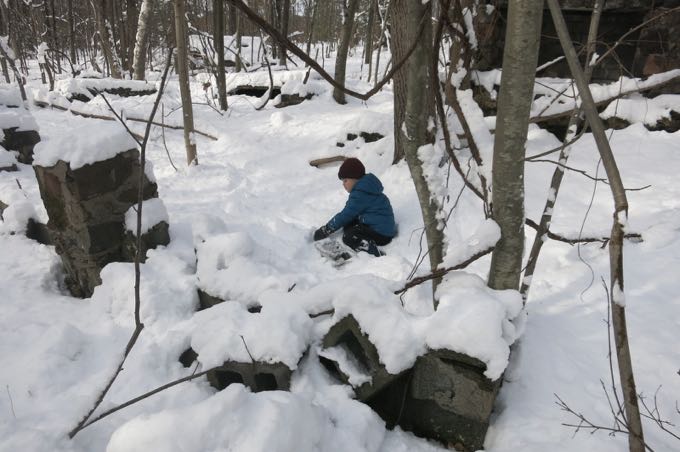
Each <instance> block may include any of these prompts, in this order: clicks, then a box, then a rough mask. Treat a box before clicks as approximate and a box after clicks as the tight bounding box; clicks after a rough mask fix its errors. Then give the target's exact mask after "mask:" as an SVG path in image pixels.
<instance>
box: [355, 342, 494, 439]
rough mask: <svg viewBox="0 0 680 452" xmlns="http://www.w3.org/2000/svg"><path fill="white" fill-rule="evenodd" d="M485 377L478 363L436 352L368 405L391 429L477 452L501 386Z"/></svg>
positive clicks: (430, 353)
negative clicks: (399, 428)
mask: <svg viewBox="0 0 680 452" xmlns="http://www.w3.org/2000/svg"><path fill="white" fill-rule="evenodd" d="M484 371H485V365H484V363H482V362H481V361H479V360H477V359H475V358H471V357H469V356H466V355H464V354H461V353H456V352H452V351H448V350H437V351H432V352H429V353H428V354H427V355H424V356H421V357H420V358H418V360H417V361H416V364H415V366H414V367H413V369H412V370H410V371H409V372H408V373H407V374H406V376H405V377H404V378H401V379H399V380H396V381H395V382H393V383H391V384H390V385H388V386H387V387H386V388H384V389H383V390H382V391H381V392H380V393H378V394H376V395H375V396H374V397H373V398H371V399H370V400H368V401H367V403H368V405H369V406H371V408H373V410H374V411H376V412H377V413H378V414H379V415H380V416H381V417H382V418H383V419H384V420H385V422H387V424H388V426H390V427H392V426H394V425H399V426H400V427H401V428H402V429H404V430H407V431H411V432H413V433H415V434H416V435H418V436H422V437H425V438H429V439H434V440H437V441H440V442H442V443H443V444H446V445H448V446H453V447H455V448H456V449H457V450H464V451H465V450H470V451H474V450H478V449H481V448H482V447H483V445H484V437H485V435H486V431H487V429H488V427H489V418H490V416H491V412H492V410H493V406H494V401H495V399H496V396H497V394H498V390H499V388H500V381H501V380H500V379H498V380H496V381H491V380H489V379H488V378H486V377H485V376H484Z"/></svg>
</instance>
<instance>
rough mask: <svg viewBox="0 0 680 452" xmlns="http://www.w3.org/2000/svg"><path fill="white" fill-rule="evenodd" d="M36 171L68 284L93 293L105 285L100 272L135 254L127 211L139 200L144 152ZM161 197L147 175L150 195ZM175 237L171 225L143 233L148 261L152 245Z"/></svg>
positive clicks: (145, 189)
mask: <svg viewBox="0 0 680 452" xmlns="http://www.w3.org/2000/svg"><path fill="white" fill-rule="evenodd" d="M33 169H34V171H35V174H36V177H37V179H38V186H39V188H40V196H41V197H42V200H43V204H44V205H45V209H46V210H47V214H48V215H49V222H48V223H47V228H48V229H49V237H50V238H51V240H52V242H53V243H54V245H55V249H56V251H57V253H58V254H59V255H60V257H61V260H62V262H63V264H64V269H65V273H66V286H67V287H68V288H69V290H70V291H71V293H72V294H73V295H74V296H79V297H89V296H91V295H92V293H93V291H94V288H95V286H97V285H99V284H100V283H101V278H100V276H99V273H100V271H101V269H102V268H103V267H104V266H105V265H106V264H109V263H111V262H130V261H133V260H134V258H135V249H136V241H135V240H133V238H134V236H133V235H132V234H131V233H129V232H128V231H126V229H125V213H126V212H127V211H128V209H129V208H130V207H131V206H132V205H134V204H135V203H136V202H137V194H138V192H139V177H140V171H141V166H140V164H139V152H138V151H137V150H136V149H130V150H128V151H124V152H121V153H119V154H117V155H116V156H115V157H112V158H110V159H107V160H103V161H100V162H95V163H93V164H91V165H85V166H82V167H80V168H76V169H71V168H70V166H69V165H68V164H67V163H66V162H63V161H58V162H57V163H56V164H55V165H54V166H51V167H42V166H38V165H34V167H33ZM133 194H134V196H133ZM157 196H158V194H157V187H156V184H155V183H153V182H151V181H150V180H149V179H148V178H147V177H146V176H144V185H143V197H144V199H145V200H147V199H151V198H155V197H157ZM169 241H170V237H169V234H168V225H167V223H165V222H161V223H159V224H158V225H155V226H154V227H153V228H152V229H151V230H149V231H148V232H147V233H145V234H144V235H143V236H142V248H143V249H142V250H141V251H142V261H143V260H144V257H145V254H146V251H147V250H148V249H149V248H155V247H156V246H157V245H167V244H168V243H169Z"/></svg>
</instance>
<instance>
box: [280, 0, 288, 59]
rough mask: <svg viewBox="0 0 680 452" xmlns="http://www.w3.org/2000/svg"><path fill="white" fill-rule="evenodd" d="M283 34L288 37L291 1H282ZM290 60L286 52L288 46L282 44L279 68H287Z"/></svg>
mask: <svg viewBox="0 0 680 452" xmlns="http://www.w3.org/2000/svg"><path fill="white" fill-rule="evenodd" d="M281 1H282V4H281V34H282V35H283V36H286V37H288V17H289V15H290V0H281ZM287 59H288V53H287V52H286V46H285V45H284V44H281V47H280V49H279V66H286V60H287Z"/></svg>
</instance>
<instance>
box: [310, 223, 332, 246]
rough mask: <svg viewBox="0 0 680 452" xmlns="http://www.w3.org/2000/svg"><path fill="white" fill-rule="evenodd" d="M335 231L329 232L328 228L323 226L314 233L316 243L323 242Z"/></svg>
mask: <svg viewBox="0 0 680 452" xmlns="http://www.w3.org/2000/svg"><path fill="white" fill-rule="evenodd" d="M332 232H333V231H331V230H329V229H328V228H327V227H326V226H321V227H320V228H319V229H317V230H316V231H314V241H315V242H316V241H318V240H323V239H325V238H326V237H328V236H329V235H331V233H332Z"/></svg>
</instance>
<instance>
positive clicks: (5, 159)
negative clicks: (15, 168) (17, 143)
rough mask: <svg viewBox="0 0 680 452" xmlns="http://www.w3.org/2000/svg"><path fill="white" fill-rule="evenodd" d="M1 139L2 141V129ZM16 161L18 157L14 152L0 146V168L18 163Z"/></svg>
mask: <svg viewBox="0 0 680 452" xmlns="http://www.w3.org/2000/svg"><path fill="white" fill-rule="evenodd" d="M0 141H2V131H0ZM16 163H17V158H16V157H15V156H14V153H13V152H9V151H7V149H5V148H4V147H2V146H0V168H6V167H9V166H12V165H16Z"/></svg>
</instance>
